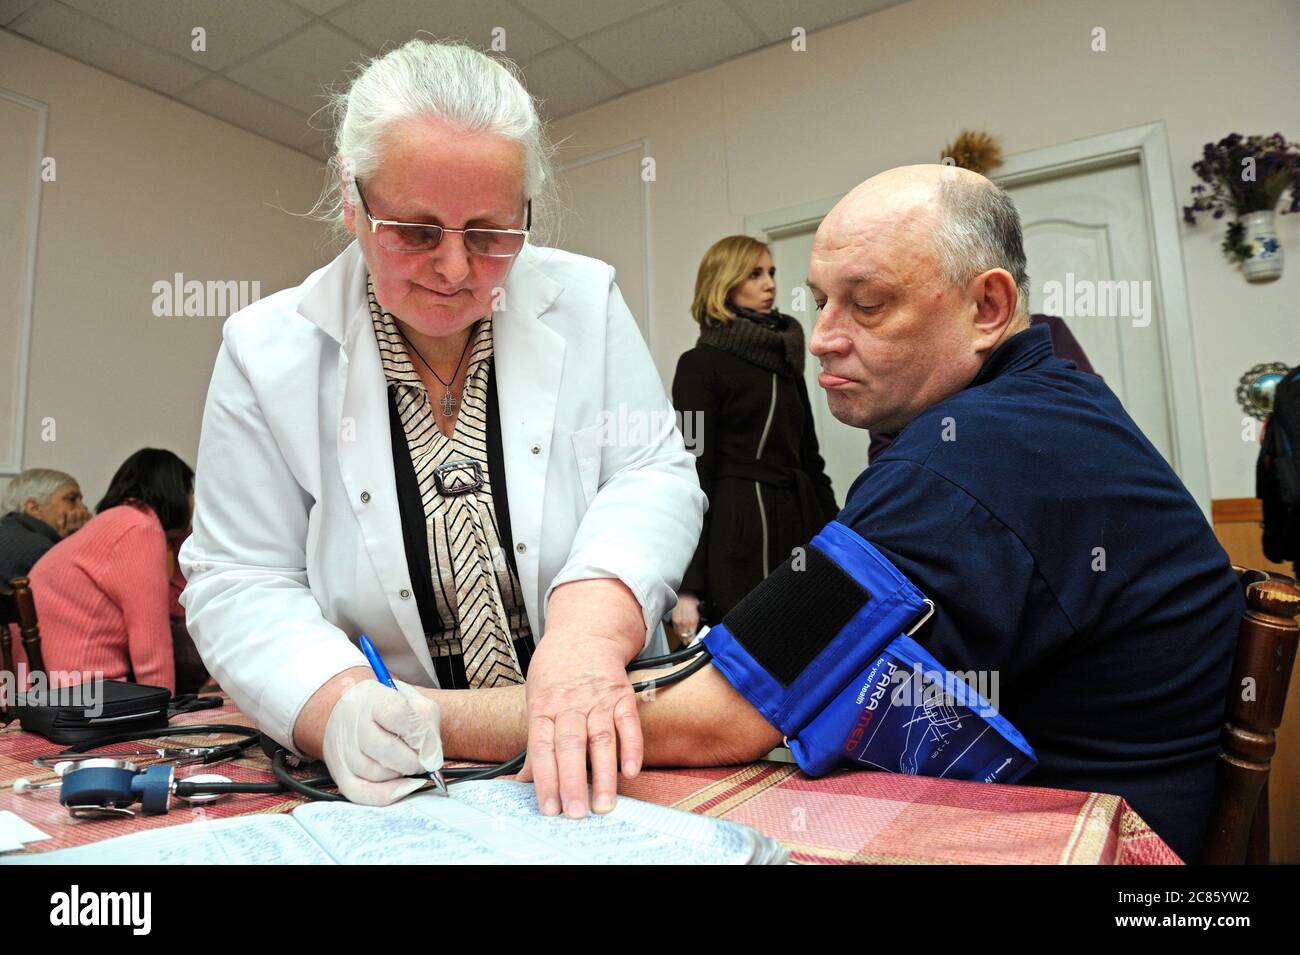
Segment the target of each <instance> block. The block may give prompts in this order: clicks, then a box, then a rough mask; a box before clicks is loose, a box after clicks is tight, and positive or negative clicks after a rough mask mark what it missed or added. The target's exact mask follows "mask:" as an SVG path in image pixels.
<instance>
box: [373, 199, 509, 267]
mask: <svg viewBox="0 0 1300 955" xmlns="http://www.w3.org/2000/svg"><path fill="white" fill-rule="evenodd" d="M356 187H357V198H358V199H360V200H361V210H362V211H363V212H364V213H365V214H366V218H367V219H369V220H370V231H371V232H372V233H373V234H374V235H375V237H376V238H377V239H378V241H379V244H380V245H381V246H383V247H384V248H385V249H388V250H389V251H390V252H428V251H429V250H430V249H435V248H437V247H438V243H440V242H441V241H442V237H443V235H445V234H446V233H448V232H456V233H459V234H460V236H461V239H462V241H463V242H464V243H465V251H466V252H469V253H470V254H471V255H486V256H490V257H492V258H495V259H508V258H510V257H511V256H515V255H518V254H519V250H520V249H522V248H523V247H524V243H525V242H526V241H527V240H528V231H529V230H530V229H531V228H532V227H533V200H531V199H529V200H528V205H527V221H526V222H525V224H524V228H522V229H448V228H447V227H446V226H440V225H431V224H429V223H424V222H396V221H394V220H392V219H376V218H375V217H374V216H372V215H371V214H370V207H369V206H368V205H366V197H365V196H363V195H362V194H361V183H359V182H358V183H356Z"/></svg>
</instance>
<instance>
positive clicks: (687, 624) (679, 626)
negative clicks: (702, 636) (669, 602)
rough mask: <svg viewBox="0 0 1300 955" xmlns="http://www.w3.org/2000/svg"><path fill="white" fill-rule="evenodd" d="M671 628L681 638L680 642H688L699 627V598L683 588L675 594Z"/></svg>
mask: <svg viewBox="0 0 1300 955" xmlns="http://www.w3.org/2000/svg"><path fill="white" fill-rule="evenodd" d="M673 629H674V630H675V631H677V635H678V636H679V637H681V638H682V643H683V644H687V643H690V642H691V640H693V639H694V638H695V634H696V632H698V631H699V629H700V598H699V597H697V596H695V594H693V593H690V592H688V591H685V590H683V591H682V592H681V593H679V594H678V595H677V606H675V607H673Z"/></svg>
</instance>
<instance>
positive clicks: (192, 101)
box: [180, 75, 327, 157]
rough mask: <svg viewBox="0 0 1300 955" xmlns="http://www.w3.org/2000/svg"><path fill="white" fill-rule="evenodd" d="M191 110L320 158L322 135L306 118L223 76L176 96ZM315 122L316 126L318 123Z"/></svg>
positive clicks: (321, 154)
mask: <svg viewBox="0 0 1300 955" xmlns="http://www.w3.org/2000/svg"><path fill="white" fill-rule="evenodd" d="M180 99H181V101H182V102H185V103H188V104H189V105H191V106H193V107H194V108H195V109H200V110H202V111H203V112H205V113H210V114H211V115H213V116H216V117H218V118H220V119H224V120H225V121H226V122H228V123H234V124H235V125H236V126H239V127H241V128H243V129H247V130H249V131H251V132H254V133H258V134H260V135H262V136H265V137H266V138H267V139H273V140H275V141H276V142H277V143H282V144H283V145H285V146H288V147H289V148H291V149H297V150H299V151H300V152H305V153H308V154H309V155H312V156H317V157H322V156H324V155H325V153H326V148H325V140H326V135H327V134H326V133H325V132H324V131H323V130H320V129H312V128H311V125H310V124H309V122H308V118H307V117H306V116H304V115H303V114H302V113H299V112H298V111H296V110H293V109H290V108H289V107H288V106H285V105H283V104H281V103H277V102H275V101H274V100H271V99H267V98H266V97H265V96H263V95H262V94H260V93H255V92H253V91H252V90H249V89H245V88H244V87H242V86H240V85H239V84H238V83H232V82H231V81H230V80H228V79H226V78H225V77H223V76H217V75H213V76H210V77H208V78H207V79H206V80H204V81H203V82H202V83H199V84H198V85H196V86H195V87H194V88H193V89H190V90H187V91H186V93H185V95H183V96H181V97H180ZM319 122H320V121H319V120H318V121H317V123H318V124H319Z"/></svg>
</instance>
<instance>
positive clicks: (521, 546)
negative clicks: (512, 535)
mask: <svg viewBox="0 0 1300 955" xmlns="http://www.w3.org/2000/svg"><path fill="white" fill-rule="evenodd" d="M515 550H517V551H519V553H521V554H526V553H528V545H527V544H516V545H515Z"/></svg>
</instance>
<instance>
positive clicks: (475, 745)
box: [420, 664, 781, 766]
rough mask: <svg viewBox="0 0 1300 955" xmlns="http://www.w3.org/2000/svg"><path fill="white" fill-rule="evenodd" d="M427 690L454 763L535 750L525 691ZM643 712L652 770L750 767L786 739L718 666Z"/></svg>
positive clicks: (653, 694) (664, 689) (653, 700)
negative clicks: (528, 748) (531, 747)
mask: <svg viewBox="0 0 1300 955" xmlns="http://www.w3.org/2000/svg"><path fill="white" fill-rule="evenodd" d="M687 665H688V664H681V665H680V666H678V667H677V669H681V668H682V667H684V666H687ZM670 672H672V671H670V670H646V671H641V672H637V673H633V674H632V680H633V682H636V683H639V682H643V681H645V680H648V679H653V678H656V677H659V678H662V677H663V676H665V675H667V674H668V673H670ZM420 692H422V693H424V694H425V695H426V696H428V697H429V698H430V699H432V700H433V701H434V702H436V703H437V704H438V707H439V708H440V709H441V710H442V745H443V752H444V753H445V754H446V756H447V758H448V759H466V760H481V761H484V762H504V761H505V760H507V759H510V758H512V757H514V756H516V755H518V754H519V753H521V752H523V750H524V747H525V746H527V745H528V714H527V705H526V702H525V698H524V688H523V687H522V686H512V687H504V688H501V689H495V690H421V691H420ZM637 711H638V713H639V715H640V717H641V725H642V730H643V733H644V735H645V753H646V756H645V762H646V764H647V765H650V766H726V765H731V764H735V763H746V762H751V761H753V760H755V759H757V758H758V757H760V756H762V755H763V754H764V753H766V752H767V751H768V750H770V749H771V748H772V747H774V746H776V745H777V744H778V743H779V742H781V734H780V733H779V732H778V731H777V730H775V729H774V728H773V727H772V726H771V725H769V724H768V722H767V721H766V720H764V719H763V717H762V716H761V715H760V714H759V713H758V711H757V710H755V709H754V708H753V707H752V706H750V705H749V703H748V702H746V701H745V699H744V698H743V697H741V696H740V694H739V693H737V692H736V691H735V690H734V689H732V687H731V684H729V683H728V682H727V680H726V678H725V677H723V676H722V674H721V673H719V672H718V671H717V670H715V669H714V668H713V667H711V666H708V667H705V668H704V669H702V670H701V671H700V672H698V673H695V674H693V675H692V676H690V677H688V678H687V679H685V680H683V681H682V682H681V683H676V684H672V685H670V686H659V687H655V688H653V689H652V690H647V691H645V692H642V693H640V694H639V695H638V698H637Z"/></svg>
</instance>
